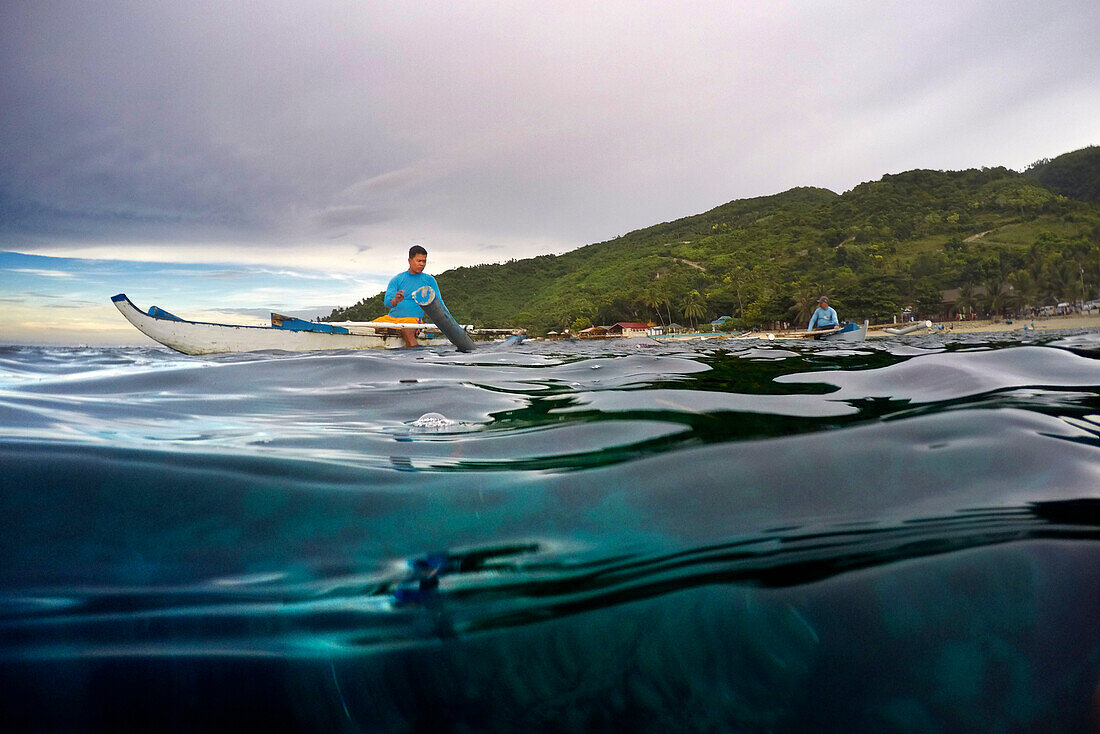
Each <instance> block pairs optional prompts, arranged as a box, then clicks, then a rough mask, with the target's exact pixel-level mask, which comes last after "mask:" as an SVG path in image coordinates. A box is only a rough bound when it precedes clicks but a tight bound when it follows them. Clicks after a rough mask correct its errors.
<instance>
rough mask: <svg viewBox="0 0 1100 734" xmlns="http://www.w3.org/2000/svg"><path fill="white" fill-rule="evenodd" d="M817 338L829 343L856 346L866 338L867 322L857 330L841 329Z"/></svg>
mask: <svg viewBox="0 0 1100 734" xmlns="http://www.w3.org/2000/svg"><path fill="white" fill-rule="evenodd" d="M817 338H818V339H823V340H825V341H831V342H845V343H847V344H858V343H860V342H862V341H863V340H864V339H866V338H867V321H864V322H863V326H861V327H859V328H858V329H851V328H842V329H841V330H840V331H834V332H832V333H829V334H823V335H821V336H819V337H817Z"/></svg>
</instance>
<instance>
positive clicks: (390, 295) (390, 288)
mask: <svg viewBox="0 0 1100 734" xmlns="http://www.w3.org/2000/svg"><path fill="white" fill-rule="evenodd" d="M400 278H401V276H400V275H395V276H393V277H392V278H390V283H389V285H387V286H386V295H385V296H384V298H385V305H386V308H387V309H390V308H393V307H394V306H396V305H397V304H398V303H401V300H402V299H401V298H398V299H397V303H394V299H395V298H397V294H398V293H400V294H401V295H402V296H404V295H405V294H404V292H403V291H401V290H400V289H399V287H398V286H399V283H398V281H399V280H400Z"/></svg>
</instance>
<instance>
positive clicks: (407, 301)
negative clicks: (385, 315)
mask: <svg viewBox="0 0 1100 734" xmlns="http://www.w3.org/2000/svg"><path fill="white" fill-rule="evenodd" d="M425 285H426V286H429V287H430V288H431V289H432V290H433V291H435V297H436V298H438V299H439V302H440V303H443V294H441V293H440V292H439V283H436V282H435V278H433V277H432V276H430V275H428V274H427V273H417V274H416V275H413V274H412V273H410V272H409V271H408V270H405V271H403V272H400V273H398V274H397V275H395V276H393V278H391V279H390V284H389V285H388V286H386V295H385V299H386V307H387V308H389V309H390V310H389V315H390V316H392V317H394V318H417V319H422V318H424V309H422V308H421V307H420V305H419V304H418V303H417V302H416V301H414V300H413V297H412V294H413V291H415V290H416V289H417V288H420V287H421V286H425ZM397 291H404V292H405V298H404V300H402V301H401V303H399V304H397V305H396V306H390V304H391V303H392V302H393V299H394V297H395V296H396V295H397ZM443 310H444V311H447V313H448V314H449V313H450V311H449V310H448V309H447V305H446V304H443Z"/></svg>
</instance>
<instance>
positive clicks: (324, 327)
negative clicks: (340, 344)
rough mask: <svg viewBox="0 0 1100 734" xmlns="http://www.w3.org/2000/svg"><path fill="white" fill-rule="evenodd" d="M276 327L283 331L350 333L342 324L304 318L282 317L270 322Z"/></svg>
mask: <svg viewBox="0 0 1100 734" xmlns="http://www.w3.org/2000/svg"><path fill="white" fill-rule="evenodd" d="M272 326H273V327H274V328H276V329H283V330H285V331H319V332H321V333H324V334H350V333H351V332H349V331H348V330H347V329H345V328H344V327H343V326H333V325H332V324H324V323H318V322H316V321H306V320H305V319H296V318H284V319H283V320H282V322H281V323H278V324H272Z"/></svg>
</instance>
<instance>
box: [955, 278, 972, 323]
mask: <svg viewBox="0 0 1100 734" xmlns="http://www.w3.org/2000/svg"><path fill="white" fill-rule="evenodd" d="M977 305H978V299H977V297H976V296H975V295H974V284H973V283H963V285H962V288H959V297H958V298H957V299H955V310H956V311H957V312H958V313H961V314H967V315H969V314H972V313H974V307H975V306H977Z"/></svg>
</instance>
